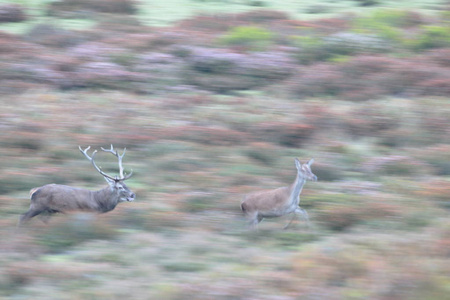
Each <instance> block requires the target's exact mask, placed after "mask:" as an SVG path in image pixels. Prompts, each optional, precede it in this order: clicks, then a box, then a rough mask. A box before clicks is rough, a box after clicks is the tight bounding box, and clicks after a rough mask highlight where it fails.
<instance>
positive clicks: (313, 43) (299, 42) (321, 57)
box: [293, 36, 331, 65]
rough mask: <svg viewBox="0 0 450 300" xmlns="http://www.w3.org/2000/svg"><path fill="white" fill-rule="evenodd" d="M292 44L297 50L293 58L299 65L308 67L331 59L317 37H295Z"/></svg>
mask: <svg viewBox="0 0 450 300" xmlns="http://www.w3.org/2000/svg"><path fill="white" fill-rule="evenodd" d="M293 43H294V45H295V47H296V48H297V49H298V50H297V51H295V53H294V57H295V59H296V60H297V61H298V62H299V63H301V64H304V65H309V64H312V63H314V62H316V61H325V60H327V59H329V58H330V57H331V55H330V52H329V51H327V49H326V48H325V43H324V41H323V40H322V39H319V38H317V37H310V36H299V37H295V38H294V40H293Z"/></svg>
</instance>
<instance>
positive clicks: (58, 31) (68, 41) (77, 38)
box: [26, 23, 85, 48]
mask: <svg viewBox="0 0 450 300" xmlns="http://www.w3.org/2000/svg"><path fill="white" fill-rule="evenodd" d="M26 39H27V40H28V41H30V42H33V43H37V44H41V45H45V46H50V47H61V48H62V47H70V46H74V45H77V44H79V43H81V42H83V41H84V40H85V37H83V36H82V35H81V33H78V32H75V31H70V30H66V29H62V28H61V27H59V26H56V25H53V24H45V23H44V24H37V25H35V26H34V27H33V28H31V30H30V31H29V32H28V33H27V34H26Z"/></svg>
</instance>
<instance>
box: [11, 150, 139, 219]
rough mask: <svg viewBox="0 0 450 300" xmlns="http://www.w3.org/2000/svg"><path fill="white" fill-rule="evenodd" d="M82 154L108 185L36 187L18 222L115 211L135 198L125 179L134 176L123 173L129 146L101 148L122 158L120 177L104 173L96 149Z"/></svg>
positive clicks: (52, 185)
mask: <svg viewBox="0 0 450 300" xmlns="http://www.w3.org/2000/svg"><path fill="white" fill-rule="evenodd" d="M78 148H79V149H80V151H81V153H83V154H84V156H86V158H87V159H88V160H89V161H90V162H91V163H92V165H93V166H94V167H95V169H96V170H97V171H98V172H99V173H100V174H101V175H102V176H103V177H104V178H105V180H106V182H108V186H107V187H105V188H104V189H101V190H99V191H89V190H86V189H81V188H76V187H71V186H67V185H61V184H47V185H44V186H41V187H37V188H34V189H32V190H31V191H30V196H31V204H30V209H29V210H28V211H27V212H26V213H25V214H23V215H22V216H21V217H20V220H19V225H21V224H23V223H24V222H26V221H28V220H30V219H31V218H33V217H35V216H37V215H39V214H42V213H46V214H50V215H51V214H54V213H66V212H70V211H87V212H97V213H105V212H108V211H111V210H113V209H114V208H115V207H116V206H117V204H119V203H120V202H125V201H134V199H135V197H136V195H135V194H134V193H133V192H132V191H130V189H129V188H128V187H127V186H126V185H125V182H124V181H125V180H127V179H128V178H130V177H131V175H132V173H133V172H132V171H131V172H130V174H127V175H124V172H123V167H122V158H123V156H124V155H125V152H126V148H125V149H124V150H123V153H122V155H120V154H119V153H118V152H117V151H116V150H114V147H113V145H111V148H110V149H104V148H101V149H102V150H103V151H105V152H109V153H112V154H113V155H114V156H116V157H117V158H118V161H119V177H117V176H116V177H112V176H110V175H108V174H106V173H105V172H103V171H102V170H101V169H100V168H99V167H98V166H97V165H96V164H95V161H94V157H95V154H96V153H97V150H95V151H94V152H93V153H92V156H89V155H88V153H87V152H88V150H89V149H90V148H91V147H90V146H89V147H87V148H86V149H84V150H83V149H81V147H80V146H78Z"/></svg>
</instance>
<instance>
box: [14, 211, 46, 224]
mask: <svg viewBox="0 0 450 300" xmlns="http://www.w3.org/2000/svg"><path fill="white" fill-rule="evenodd" d="M42 212H43V210H41V209H35V208H33V207H30V209H29V210H28V211H27V212H26V213H24V214H23V215H22V216H21V217H20V219H19V226H21V225H22V224H24V223H25V222H27V221H29V220H30V219H31V218H33V217H35V216H37V215H39V214H41V213H42Z"/></svg>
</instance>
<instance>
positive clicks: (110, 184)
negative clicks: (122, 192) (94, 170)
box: [103, 177, 116, 187]
mask: <svg viewBox="0 0 450 300" xmlns="http://www.w3.org/2000/svg"><path fill="white" fill-rule="evenodd" d="M103 178H105V180H106V182H107V183H108V184H109V186H110V187H113V186H114V185H115V184H116V181H115V180H112V179H111V178H108V177H103Z"/></svg>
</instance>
